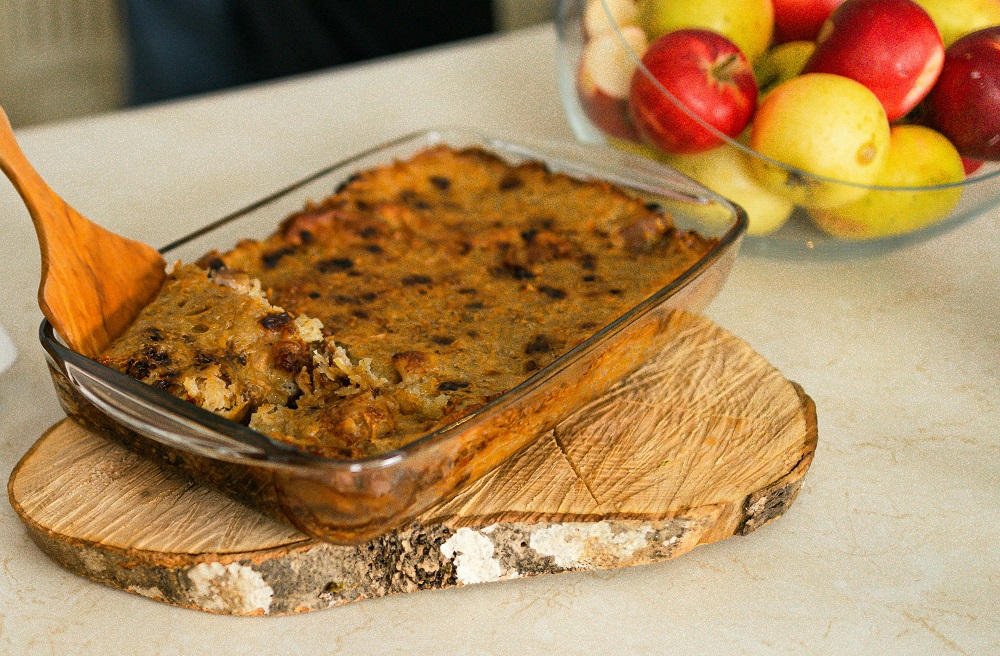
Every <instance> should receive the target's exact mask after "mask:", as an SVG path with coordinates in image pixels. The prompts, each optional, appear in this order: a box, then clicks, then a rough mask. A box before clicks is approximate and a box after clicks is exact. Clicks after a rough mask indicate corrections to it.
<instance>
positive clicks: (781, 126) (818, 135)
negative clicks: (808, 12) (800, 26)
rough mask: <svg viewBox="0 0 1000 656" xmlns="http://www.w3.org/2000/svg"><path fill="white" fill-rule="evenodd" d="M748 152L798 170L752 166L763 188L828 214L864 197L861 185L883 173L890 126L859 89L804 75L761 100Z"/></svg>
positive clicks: (837, 79)
mask: <svg viewBox="0 0 1000 656" xmlns="http://www.w3.org/2000/svg"><path fill="white" fill-rule="evenodd" d="M750 147H751V148H753V149H754V150H756V151H757V152H759V153H761V154H762V155H764V156H765V157H768V158H771V159H772V160H775V161H777V162H781V163H783V164H787V165H788V166H791V167H794V168H795V169H797V170H789V169H786V168H784V167H781V166H776V165H773V164H771V163H769V162H767V161H765V160H764V159H762V158H754V159H753V160H752V162H751V164H752V168H753V171H754V175H755V176H756V177H757V179H758V181H760V182H761V184H763V185H764V186H765V187H767V188H768V189H770V190H771V191H773V192H775V193H777V194H780V195H782V196H784V197H786V198H788V199H789V200H791V201H792V202H794V203H797V204H799V205H802V206H804V207H819V208H824V209H828V208H834V207H837V206H839V205H845V204H847V203H849V202H851V201H854V200H857V199H858V198H860V197H861V196H863V195H864V193H865V192H866V189H865V187H864V186H863V185H870V184H872V183H873V182H874V181H875V179H876V178H877V177H878V175H879V174H880V173H881V172H882V168H883V167H884V166H885V161H886V158H887V156H888V153H889V121H888V120H887V119H886V117H885V110H884V109H882V103H881V102H879V99H878V98H876V97H875V94H873V93H872V92H871V91H869V90H868V89H866V88H865V87H864V86H863V85H861V84H860V83H858V82H855V81H854V80H851V79H848V78H846V77H841V76H839V75H830V74H828V73H808V74H806V75H800V76H799V77H796V78H792V79H791V80H789V81H788V82H785V83H783V84H779V85H778V86H777V87H775V88H774V89H773V90H772V91H771V93H770V94H768V96H767V98H765V99H764V102H763V103H762V104H761V105H760V107H758V108H757V115H756V117H755V118H754V122H753V126H752V127H751V130H750ZM803 173H804V174H805V175H804V174H803ZM813 176H821V177H822V178H827V180H822V179H819V178H815V177H813ZM830 180H835V181H840V182H846V183H848V184H839V183H838V182H831V181H830ZM859 185H862V186H859Z"/></svg>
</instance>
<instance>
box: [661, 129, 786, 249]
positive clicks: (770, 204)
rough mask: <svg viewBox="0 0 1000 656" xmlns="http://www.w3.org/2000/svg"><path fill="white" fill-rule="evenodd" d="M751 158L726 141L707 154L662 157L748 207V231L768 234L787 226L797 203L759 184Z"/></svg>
mask: <svg viewBox="0 0 1000 656" xmlns="http://www.w3.org/2000/svg"><path fill="white" fill-rule="evenodd" d="M748 157H749V156H748V155H747V154H746V153H745V152H744V151H742V150H740V149H739V148H737V147H736V146H732V145H729V144H725V145H722V146H719V147H718V148H713V149H712V150H709V151H707V152H704V153H697V154H695V155H669V156H663V157H662V158H661V159H662V161H663V162H665V163H667V164H669V165H670V166H673V167H674V168H676V169H677V170H678V171H680V172H681V173H685V174H687V175H689V176H691V177H692V178H694V179H695V180H697V181H698V182H700V183H701V184H703V185H705V186H706V187H708V188H709V189H711V190H712V191H714V192H715V193H717V194H719V195H720V196H723V197H725V198H728V199H729V200H731V201H733V202H734V203H736V204H737V205H739V206H740V207H742V208H743V209H744V210H746V213H747V216H748V217H749V220H750V222H749V225H748V226H747V234H750V235H766V234H767V233H770V232H774V231H775V230H777V229H778V228H780V227H781V226H782V225H784V223H785V221H787V220H788V217H789V216H790V215H791V213H792V209H793V208H794V206H793V205H792V202H791V201H790V200H788V199H787V198H785V197H783V196H779V195H777V194H773V193H771V192H770V191H768V190H767V189H765V188H763V187H762V186H760V185H759V184H758V183H757V181H756V180H755V179H754V177H753V175H752V174H751V173H750V167H749V161H748Z"/></svg>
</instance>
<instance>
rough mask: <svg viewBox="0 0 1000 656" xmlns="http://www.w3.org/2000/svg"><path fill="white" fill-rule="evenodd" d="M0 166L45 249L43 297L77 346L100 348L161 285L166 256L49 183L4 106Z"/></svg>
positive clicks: (90, 350)
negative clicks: (94, 216)
mask: <svg viewBox="0 0 1000 656" xmlns="http://www.w3.org/2000/svg"><path fill="white" fill-rule="evenodd" d="M0 169H3V172H4V173H5V174H6V175H7V177H8V178H9V179H10V181H11V182H12V183H13V184H14V186H15V187H16V188H17V191H18V193H20V194H21V198H22V199H23V200H24V204H25V205H26V206H27V207H28V212H29V213H30V214H31V220H32V222H34V224H35V232H36V233H37V234H38V245H39V246H40V247H41V250H42V282H41V285H40V286H39V288H38V304H39V306H41V308H42V314H44V315H45V317H46V318H47V319H48V320H49V321H50V322H51V323H52V325H53V326H54V327H55V329H56V331H57V332H58V333H59V334H60V335H61V336H62V338H63V339H64V340H66V343H67V344H68V345H69V346H70V348H72V349H73V350H75V351H77V352H78V353H82V354H83V355H87V356H94V355H97V354H98V353H100V352H101V351H103V350H104V349H105V348H106V347H107V346H108V345H109V344H110V343H111V341H112V340H114V338H116V337H118V336H119V335H120V334H121V333H123V332H124V331H125V329H126V328H127V327H128V326H129V324H130V323H131V322H132V320H133V319H135V317H136V315H137V314H138V313H139V311H140V310H141V309H142V308H143V307H144V306H145V305H146V304H147V303H149V301H150V300H152V298H153V297H154V296H155V295H156V293H157V292H158V291H159V289H160V286H161V285H162V284H163V279H164V276H165V273H164V261H163V258H162V257H161V256H160V254H159V253H158V252H156V250H155V249H154V248H152V247H151V246H148V245H146V244H143V243H140V242H137V241H133V240H131V239H126V238H124V237H121V236H119V235H116V234H114V233H113V232H108V231H107V230H105V229H104V228H101V227H100V226H98V225H96V224H95V223H92V222H91V221H89V220H88V219H87V218H86V217H84V216H83V215H81V214H80V213H79V212H77V211H76V210H74V209H73V208H72V207H70V206H69V205H67V204H66V202H65V201H64V200H63V199H62V198H60V197H59V196H58V195H57V194H56V192H54V191H52V189H51V188H50V187H49V186H48V185H47V184H45V181H44V180H42V178H41V176H39V175H38V172H37V171H35V169H34V168H33V167H32V166H31V164H30V163H29V162H28V159H27V158H26V157H25V156H24V153H23V152H21V148H20V146H18V144H17V141H16V140H15V139H14V131H13V130H12V129H11V127H10V121H8V120H7V114H6V113H4V111H3V110H2V109H0Z"/></svg>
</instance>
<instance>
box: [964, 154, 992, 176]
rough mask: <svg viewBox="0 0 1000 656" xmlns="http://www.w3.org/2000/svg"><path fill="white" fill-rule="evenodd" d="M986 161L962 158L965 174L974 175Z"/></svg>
mask: <svg viewBox="0 0 1000 656" xmlns="http://www.w3.org/2000/svg"><path fill="white" fill-rule="evenodd" d="M985 163H986V162H984V161H983V160H981V159H972V158H970V157H963V158H962V168H964V169H965V175H967V176H968V175H972V174H973V173H975V172H976V171H978V170H979V169H980V168H982V166H983V164H985Z"/></svg>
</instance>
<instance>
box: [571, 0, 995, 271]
mask: <svg viewBox="0 0 1000 656" xmlns="http://www.w3.org/2000/svg"><path fill="white" fill-rule="evenodd" d="M657 1H658V0H561V2H560V6H559V13H558V19H557V28H558V35H559V49H558V64H559V86H560V94H561V96H562V100H563V106H564V108H565V111H566V114H567V117H568V119H569V122H570V125H571V127H572V129H573V131H574V133H575V135H576V137H577V138H578V139H579V140H581V141H583V142H585V143H590V144H605V145H610V146H614V147H616V148H619V149H621V150H625V151H629V152H632V153H637V154H640V155H643V156H646V157H649V158H651V159H654V160H657V161H660V162H662V163H665V164H668V165H670V166H672V167H674V168H676V169H678V170H679V171H681V172H682V173H685V174H687V175H689V176H690V177H692V178H694V179H695V180H697V181H698V182H700V183H702V184H704V185H705V186H707V187H709V188H711V189H712V190H713V191H716V192H717V193H719V194H721V195H722V196H725V197H728V198H729V199H731V200H733V201H734V202H736V203H738V204H740V205H741V206H742V207H744V209H746V211H747V214H748V215H749V228H748V232H747V238H746V240H745V245H744V249H745V251H746V252H751V253H762V254H767V255H779V256H807V257H813V256H816V255H817V254H819V255H828V256H832V257H841V256H855V255H867V254H877V253H883V252H887V251H891V250H895V249H898V248H901V247H904V246H908V245H911V244H915V243H918V242H921V241H924V240H927V239H930V238H933V237H935V236H937V235H940V234H942V233H944V232H946V231H948V230H951V229H952V228H954V227H956V226H958V225H960V224H962V223H964V222H965V221H968V220H970V219H972V218H973V217H975V216H977V215H979V214H981V213H983V212H985V211H987V210H990V209H992V208H994V207H996V206H997V204H998V203H1000V162H982V163H981V162H975V163H974V162H972V161H970V160H965V159H964V158H960V157H959V155H958V152H957V151H956V150H955V149H954V147H953V146H951V144H950V143H949V142H948V141H947V139H945V138H944V137H943V136H941V135H940V134H938V133H937V132H934V131H932V130H930V129H929V128H926V127H924V126H922V125H919V123H920V118H919V116H920V114H921V112H922V106H917V108H916V109H915V110H914V111H912V112H910V114H908V115H907V116H906V117H904V118H902V119H900V120H897V121H895V122H893V123H892V124H891V133H890V134H891V139H889V140H887V141H886V142H885V148H884V150H885V151H886V153H887V154H886V155H885V157H886V160H885V164H884V165H883V167H884V168H883V169H882V173H881V174H880V175H879V176H878V177H877V179H876V180H875V182H874V183H861V182H856V181H851V180H848V179H846V178H844V177H835V176H831V175H816V174H814V173H810V172H809V171H806V170H804V169H803V168H798V167H796V166H792V165H789V164H787V163H785V162H783V161H780V159H779V158H778V157H775V156H771V157H769V156H767V155H765V154H763V153H762V152H760V151H759V150H755V149H754V148H752V147H751V146H750V143H751V134H750V133H751V127H747V128H746V129H745V130H744V131H743V132H742V133H740V134H738V135H737V137H736V138H731V137H729V136H727V135H726V134H725V133H723V132H721V131H720V130H719V129H717V128H716V127H714V126H713V125H711V124H709V123H708V122H706V121H705V120H703V118H702V117H701V116H700V115H699V114H697V113H696V112H695V111H693V110H692V109H691V107H689V106H688V105H686V104H685V103H684V102H683V101H682V100H681V99H679V98H678V96H677V95H675V94H673V93H671V91H670V90H668V89H667V88H666V87H665V86H664V85H663V84H661V83H660V82H659V81H658V80H657V78H656V77H655V76H654V75H653V74H652V73H651V72H650V70H649V68H648V67H647V66H645V65H643V61H644V60H643V57H642V55H643V53H644V52H645V49H646V47H647V45H648V43H649V42H650V41H651V40H652V39H651V38H650V37H652V36H654V35H655V32H654V30H658V29H661V28H654V27H651V22H655V21H654V19H651V18H650V17H649V12H648V7H646V6H644V3H649V2H657ZM754 1H756V2H762V3H764V4H766V6H767V8H769V7H770V6H771V4H770V2H769V1H768V0H754ZM734 2H735V0H734ZM681 4H684V3H681ZM688 4H690V3H688ZM696 6H697V11H695V10H690V11H689V12H688V15H685V16H684V17H683V19H682V20H688V21H697V20H702V19H701V18H699V17H697V16H696V17H694V18H692V16H691V15H690V14H692V13H705V12H702V10H701V7H702V6H704V5H697V3H696ZM755 13H756V15H759V14H761V13H765V14H766V12H753V11H751V12H750V13H749V14H748V15H749V16H751V18H748V19H746V20H747V21H750V20H755V19H754V18H753V15H754V14H755ZM704 20H705V21H706V22H705V23H703V24H704V25H707V24H708V23H711V21H712V18H711V17H709V18H707V19H704ZM726 20H727V21H728V23H727V24H726V25H727V27H728V29H729V30H730V36H731V37H732V41H733V42H734V43H735V42H737V41H741V43H739V46H740V47H741V48H742V49H745V50H747V51H748V52H753V51H756V52H758V53H762V51H763V53H762V54H758V55H757V56H756V57H755V61H756V65H755V66H754V75H755V77H756V78H758V83H759V85H760V87H761V88H762V89H764V91H763V92H762V93H761V94H760V95H761V98H763V97H764V96H765V93H769V92H770V90H771V88H773V86H774V85H773V84H772V85H771V88H768V85H767V81H766V80H762V79H761V78H762V76H766V75H769V74H770V75H775V76H776V75H778V72H777V71H776V70H775V69H774V64H773V61H774V59H775V57H773V56H770V57H769V53H768V52H767V50H766V49H767V47H768V45H769V43H768V42H765V43H763V44H761V43H757V44H754V43H753V39H752V38H750V37H747V38H742V36H741V34H740V33H739V31H738V30H737V27H738V25H739V21H738V19H734V18H733V16H732V15H728V16H727V17H726ZM767 20H770V19H767ZM744 22H745V23H746V21H744ZM747 25H748V27H747V29H748V30H749V29H750V28H753V29H758V28H759V26H756V27H755V26H752V25H749V23H747ZM734 26H737V27H734ZM720 29H721V28H720ZM767 29H768V30H769V28H767ZM734 30H737V31H736V32H735V35H734V32H733V31H734ZM767 33H770V32H769V31H768V32H767ZM757 40H758V41H760V39H757ZM800 43H801V42H800ZM770 52H771V53H774V52H777V51H773V50H772V51H770ZM786 54H787V53H786ZM751 56H752V55H751ZM769 58H770V60H771V61H770V62H769V61H768V59H769ZM645 61H647V62H648V61H649V58H646V60H645ZM801 63H804V59H803V60H802V61H801V62H800V65H801ZM777 67H778V68H780V67H781V64H780V63H778V65H777ZM817 75H818V74H814V75H813V76H810V77H812V78H816V77H817ZM640 76H642V77H644V78H645V79H644V80H641V83H642V84H643V85H644V86H645V88H646V92H647V95H648V94H649V93H653V94H654V95H656V96H657V98H656V99H655V102H656V103H658V105H659V106H660V107H661V108H663V110H664V111H668V112H673V113H674V114H678V113H680V112H682V113H683V115H684V119H683V120H687V121H689V122H692V123H695V124H697V125H698V126H700V128H702V129H703V131H707V132H708V133H710V134H711V135H713V138H714V139H715V140H716V142H717V143H718V144H719V145H718V146H716V147H713V148H710V149H708V150H706V151H703V152H699V153H697V154H677V153H676V152H673V153H669V152H666V150H664V149H663V148H661V147H658V146H656V145H654V144H655V143H656V140H655V137H654V138H650V136H649V130H647V131H646V135H645V136H641V135H640V130H638V129H637V128H636V120H635V118H634V117H635V116H636V113H635V112H636V110H635V108H634V106H635V102H634V101H632V103H631V104H632V105H633V107H632V108H630V100H629V97H630V96H634V94H635V93H636V92H635V86H636V85H637V84H638V81H637V79H638V78H639V77H640ZM789 77H791V76H789ZM827 77H830V78H832V77H835V76H827ZM836 77H839V76H836ZM661 78H662V76H661ZM786 79H788V78H786ZM798 79H799V80H801V79H802V77H801V76H799V77H798ZM849 83H850V84H855V83H853V82H849ZM858 86H860V85H858ZM650 89H652V91H650ZM769 100H771V99H770V98H769ZM822 100H823V99H822V97H820V104H822V105H825V106H826V107H833V108H836V107H837V106H838V105H841V104H842V103H843V102H844V101H843V98H842V96H841V95H839V94H835V93H831V94H830V96H829V100H828V102H825V103H822ZM648 104H649V103H648V102H647V105H648ZM691 104H693V103H691ZM769 105H777V102H773V103H772V102H769ZM757 109H758V110H759V109H760V102H759V101H758V104H757ZM822 111H823V108H822V107H821V108H819V109H817V113H816V114H815V116H816V118H815V121H816V123H817V124H816V125H814V126H807V127H806V128H805V129H804V130H802V131H800V132H796V133H794V134H795V136H794V138H793V139H791V140H790V141H791V142H792V143H795V142H798V143H800V144H801V143H806V142H809V141H810V140H812V141H813V142H820V143H822V144H823V147H822V148H821V157H823V158H825V159H828V160H829V159H833V158H835V157H836V155H837V153H836V152H835V151H836V149H837V148H839V147H840V146H841V145H842V141H841V140H839V139H838V138H837V137H839V136H840V135H836V134H835V135H832V136H825V135H824V130H823V126H822V125H819V123H820V122H821V119H819V118H818V116H820V115H821V114H822ZM762 114H763V113H762V112H760V111H758V112H757V114H756V115H754V117H753V120H757V119H758V118H760V117H761V116H762ZM772 114H773V112H772ZM914 117H917V118H914ZM639 120H643V119H642V118H641V117H640V119H639ZM675 120H676V119H675ZM760 120H761V121H763V120H765V119H764V118H760ZM883 122H884V119H883ZM751 125H752V123H751ZM883 129H884V128H883ZM886 136H887V137H888V135H886ZM824 139H825V141H824ZM844 141H846V140H844ZM890 146H891V147H890ZM684 149H685V148H684V145H683V144H681V147H680V148H678V149H676V150H684ZM779 149H780V144H779ZM858 152H859V153H860V152H861V151H860V150H859V151H858ZM850 154H851V155H853V154H854V153H853V151H852V152H851V153H850ZM789 159H790V158H789ZM920 162H926V163H925V164H923V165H921V164H920ZM975 166H978V169H974V167H975ZM893 167H894V168H893ZM921 167H923V168H921ZM956 167H957V168H956ZM970 169H974V170H972V172H968V171H969V170H970ZM928 171H929V172H928ZM920 176H923V177H920ZM916 184H919V185H921V186H915V185H916Z"/></svg>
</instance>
